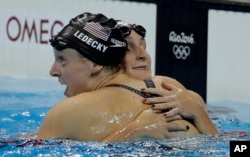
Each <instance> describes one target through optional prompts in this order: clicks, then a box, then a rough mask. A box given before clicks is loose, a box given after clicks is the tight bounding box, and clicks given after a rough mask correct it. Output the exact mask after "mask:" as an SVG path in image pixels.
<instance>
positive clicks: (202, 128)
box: [194, 108, 218, 135]
mask: <svg viewBox="0 0 250 157" xmlns="http://www.w3.org/2000/svg"><path fill="white" fill-rule="evenodd" d="M194 125H195V126H196V127H197V129H198V130H199V132H200V133H201V134H213V135H214V134H218V130H217V128H216V127H215V125H214V124H213V122H212V120H211V119H210V117H209V115H208V113H207V111H206V110H205V108H202V109H201V110H200V111H199V112H197V117H196V118H195V119H194Z"/></svg>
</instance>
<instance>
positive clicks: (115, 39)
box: [50, 12, 128, 65]
mask: <svg viewBox="0 0 250 157" xmlns="http://www.w3.org/2000/svg"><path fill="white" fill-rule="evenodd" d="M116 24H117V23H116V21H115V20H114V19H112V18H111V19H109V18H107V17H106V16H104V15H103V14H91V13H88V12H87V13H83V14H80V15H78V16H76V17H75V18H73V19H71V20H70V22H69V24H67V25H66V26H65V27H64V28H63V29H62V30H61V31H60V32H59V33H58V34H57V35H56V36H54V37H53V38H52V39H50V43H51V45H52V46H53V47H54V48H55V49H57V50H63V49H65V48H73V49H76V50H77V51H79V53H80V54H82V55H83V56H85V57H86V58H88V59H89V60H91V61H93V62H95V63H97V64H99V65H115V64H120V63H121V62H122V60H123V58H124V56H125V54H126V51H127V50H128V48H127V42H126V40H125V39H124V37H123V35H122V33H121V31H120V30H119V29H118V28H115V25H116Z"/></svg>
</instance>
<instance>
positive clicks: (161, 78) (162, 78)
mask: <svg viewBox="0 0 250 157" xmlns="http://www.w3.org/2000/svg"><path fill="white" fill-rule="evenodd" d="M152 79H153V81H154V82H155V83H157V82H158V83H160V84H162V83H163V82H164V83H168V84H172V85H174V86H176V87H180V88H185V87H184V86H183V85H182V84H181V83H180V82H179V81H178V80H176V79H174V78H171V77H168V76H160V75H156V76H154V77H153V78H152Z"/></svg>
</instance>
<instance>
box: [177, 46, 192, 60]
mask: <svg viewBox="0 0 250 157" xmlns="http://www.w3.org/2000/svg"><path fill="white" fill-rule="evenodd" d="M173 53H174V55H175V57H176V58H177V59H183V60H185V59H186V58H187V57H188V55H189V54H190V47H189V46H183V45H174V46H173Z"/></svg>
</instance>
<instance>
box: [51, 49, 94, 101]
mask: <svg viewBox="0 0 250 157" xmlns="http://www.w3.org/2000/svg"><path fill="white" fill-rule="evenodd" d="M54 56H55V61H54V63H53V65H52V67H51V69H50V75H51V76H54V77H58V81H59V82H60V83H61V84H64V85H66V86H67V88H66V89H65V92H64V95H65V96H67V97H70V96H74V95H77V94H79V93H82V92H85V91H86V90H87V82H88V80H89V79H90V76H91V70H92V69H91V67H92V66H93V63H92V62H91V61H89V60H88V59H86V58H84V57H82V56H81V55H80V54H79V53H78V52H77V51H76V50H74V49H71V48H66V49H64V50H62V51H58V50H56V49H54Z"/></svg>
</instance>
